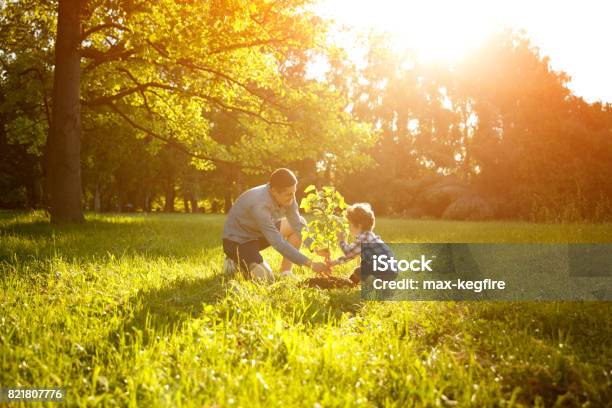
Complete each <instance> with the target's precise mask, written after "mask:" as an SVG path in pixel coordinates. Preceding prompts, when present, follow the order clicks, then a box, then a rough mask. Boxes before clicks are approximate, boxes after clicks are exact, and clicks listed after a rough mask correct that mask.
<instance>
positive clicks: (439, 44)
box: [321, 0, 496, 61]
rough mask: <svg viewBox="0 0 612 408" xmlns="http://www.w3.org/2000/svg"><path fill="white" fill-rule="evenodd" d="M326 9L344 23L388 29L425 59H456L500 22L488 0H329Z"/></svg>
mask: <svg viewBox="0 0 612 408" xmlns="http://www.w3.org/2000/svg"><path fill="white" fill-rule="evenodd" d="M321 7H322V8H323V12H324V13H325V14H327V15H329V16H330V17H332V18H334V19H335V20H336V21H338V22H340V23H341V24H346V25H351V26H354V27H356V28H358V29H366V30H367V29H373V30H375V31H377V32H386V33H388V34H389V35H390V36H391V39H392V41H393V43H394V44H395V45H396V46H397V47H398V48H402V49H410V50H413V51H414V52H416V53H417V55H418V56H419V57H421V58H423V59H425V60H442V61H454V60H456V59H458V58H461V57H462V56H463V55H465V54H466V53H467V52H469V51H470V50H471V49H473V48H474V47H476V46H477V45H478V44H479V43H480V42H481V41H482V40H483V39H484V38H485V37H486V36H487V35H488V34H489V33H491V32H492V31H493V30H494V28H495V24H496V22H495V21H494V20H492V19H491V18H488V16H489V15H490V11H491V10H490V5H489V4H488V3H487V2H486V1H471V2H468V3H467V4H466V3H460V2H454V1H450V0H448V1H445V0H438V1H422V2H409V1H391V0H379V1H377V2H365V1H344V0H340V1H328V2H326V3H322V4H321Z"/></svg>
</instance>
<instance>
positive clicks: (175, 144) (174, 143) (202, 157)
mask: <svg viewBox="0 0 612 408" xmlns="http://www.w3.org/2000/svg"><path fill="white" fill-rule="evenodd" d="M106 105H107V106H109V107H110V108H111V110H112V111H113V112H115V113H117V114H118V115H119V116H120V117H121V118H122V119H123V120H125V121H126V122H127V123H128V124H129V125H130V126H132V127H133V128H135V129H138V130H140V131H141V132H143V133H145V134H146V135H148V136H151V137H153V138H155V139H158V140H161V141H163V142H165V143H167V144H168V145H170V146H172V147H174V148H175V149H177V150H178V151H180V152H181V153H184V154H186V155H188V156H190V157H194V158H196V159H200V160H208V161H211V162H213V163H223V164H230V165H233V166H238V167H240V168H243V169H252V170H260V171H262V170H267V169H264V168H263V167H260V166H244V165H242V164H239V163H235V162H232V161H229V160H223V159H217V158H215V157H211V156H207V155H202V154H197V153H192V152H191V151H189V149H187V148H186V147H185V146H184V145H182V144H181V143H179V142H177V141H176V140H174V139H171V138H169V137H165V136H162V135H160V134H158V133H156V132H153V131H152V130H151V129H147V128H145V127H144V126H141V125H140V124H138V123H136V122H135V121H134V120H133V119H132V118H130V117H129V116H128V115H126V114H125V113H124V112H123V111H121V109H119V108H118V107H117V105H115V104H114V103H108V104H106Z"/></svg>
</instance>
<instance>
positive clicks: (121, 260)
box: [0, 213, 612, 407]
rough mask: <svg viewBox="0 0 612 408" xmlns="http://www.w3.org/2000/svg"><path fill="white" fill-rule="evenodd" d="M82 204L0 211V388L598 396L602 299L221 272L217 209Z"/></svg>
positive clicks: (451, 228)
mask: <svg viewBox="0 0 612 408" xmlns="http://www.w3.org/2000/svg"><path fill="white" fill-rule="evenodd" d="M87 218H88V222H87V223H86V224H84V225H75V226H65V227H53V226H51V225H49V224H48V221H47V220H46V218H45V217H44V216H43V215H42V214H40V213H33V214H29V213H28V214H26V213H0V262H1V263H0V366H1V369H0V385H2V386H32V387H51V386H61V387H65V388H66V389H67V393H68V395H67V401H68V403H69V405H79V406H93V405H98V404H104V405H106V406H143V407H149V406H169V407H174V406H197V407H201V406H245V407H252V406H278V405H283V406H298V405H299V406H307V407H316V406H323V407H326V406H344V405H348V406H354V405H360V406H459V407H464V406H523V405H526V406H591V407H601V406H609V404H610V401H612V319H611V318H610V316H612V303H610V302H609V303H598V302H583V303H578V302H555V303H545V302H540V303H537V302H530V303H502V302H499V303H495V302H486V303H485V302H380V303H378V302H361V301H360V296H359V290H358V289H353V290H334V291H323V290H318V289H307V288H303V287H301V286H300V283H299V281H298V282H295V281H280V282H276V283H274V284H272V285H269V286H259V285H256V284H253V283H251V282H243V281H235V280H233V281H224V279H223V277H222V276H221V275H220V273H221V266H222V260H223V255H222V251H221V246H220V235H221V230H222V226H223V220H224V218H223V217H222V216H212V215H148V216H147V215H106V216H103V215H89V216H88V217H87ZM377 224H378V226H377V229H376V231H377V233H379V234H381V235H382V236H383V238H385V239H386V240H387V241H390V242H567V241H571V242H612V225H610V224H607V225H587V224H574V225H542V224H539V225H537V224H527V223H510V222H490V223H461V222H443V221H411V220H403V219H380V220H378V221H377ZM264 256H265V257H266V258H267V260H268V261H269V262H270V264H271V265H272V266H273V268H274V267H277V266H278V264H279V263H280V258H279V256H278V255H277V254H276V253H274V252H273V251H272V250H271V249H268V250H266V251H265V253H264ZM353 266H354V265H352V264H349V265H346V266H345V267H343V268H340V269H338V270H337V271H336V273H338V274H344V275H348V274H349V273H350V269H351V268H352V267H353ZM297 273H298V275H299V276H300V277H306V276H307V275H308V274H310V272H308V271H306V270H299V269H298V270H297ZM24 405H25V404H24ZM32 405H34V406H35V405H36V404H28V406H32Z"/></svg>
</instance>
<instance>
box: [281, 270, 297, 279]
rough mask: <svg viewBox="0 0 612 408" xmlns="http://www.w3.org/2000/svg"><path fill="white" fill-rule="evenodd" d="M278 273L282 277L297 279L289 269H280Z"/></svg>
mask: <svg viewBox="0 0 612 408" xmlns="http://www.w3.org/2000/svg"><path fill="white" fill-rule="evenodd" d="M279 275H280V277H281V278H283V279H297V276H296V275H295V274H294V273H293V272H292V271H291V270H288V271H281V272H280V274H279Z"/></svg>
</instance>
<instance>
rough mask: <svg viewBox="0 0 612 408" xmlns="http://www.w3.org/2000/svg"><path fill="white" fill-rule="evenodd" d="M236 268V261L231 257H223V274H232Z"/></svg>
mask: <svg viewBox="0 0 612 408" xmlns="http://www.w3.org/2000/svg"><path fill="white" fill-rule="evenodd" d="M237 269H238V268H237V267H236V262H234V260H233V259H231V258H228V257H225V260H224V261H223V274H224V275H225V276H227V277H230V276H234V275H235V274H236V270H237Z"/></svg>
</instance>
